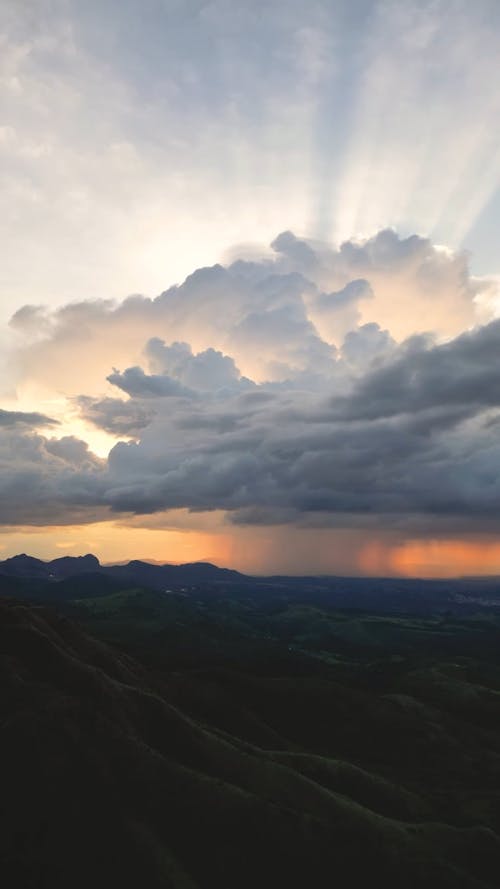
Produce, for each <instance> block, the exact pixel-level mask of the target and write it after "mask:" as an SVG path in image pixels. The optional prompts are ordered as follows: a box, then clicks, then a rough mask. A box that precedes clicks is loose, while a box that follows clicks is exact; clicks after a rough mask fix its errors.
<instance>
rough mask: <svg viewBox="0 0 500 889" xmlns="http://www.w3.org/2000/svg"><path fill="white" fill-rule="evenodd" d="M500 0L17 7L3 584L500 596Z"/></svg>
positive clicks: (1, 503) (3, 394)
mask: <svg viewBox="0 0 500 889" xmlns="http://www.w3.org/2000/svg"><path fill="white" fill-rule="evenodd" d="M499 58H500V4H498V2H497V0H478V2H476V3H475V4H470V3H468V2H464V0H405V2H404V3H402V2H400V0H398V2H395V0H330V2H327V0H312V2H310V3H308V4H304V3H303V2H298V0H297V2H296V0H266V2H260V0H252V2H250V0H231V2H230V0H214V2H203V0H142V2H138V0H122V2H120V3H118V2H117V0H99V2H97V0H87V2H86V3H79V2H76V0H13V2H11V0H0V181H1V194H2V214H1V217H0V235H1V239H2V246H3V251H2V253H3V257H2V264H1V266H0V371H1V375H0V381H1V382H0V558H2V557H7V556H10V555H13V554H15V553H18V552H23V551H24V552H29V553H30V554H33V555H38V556H40V557H42V558H51V557H53V556H56V555H60V554H80V553H82V552H87V551H92V552H95V553H96V554H97V555H98V556H99V557H100V558H101V559H102V560H103V561H121V560H123V559H126V558H150V559H155V560H159V561H172V562H186V561H194V560H198V559H208V560H210V561H214V562H217V563H218V564H221V565H230V566H232V567H235V568H239V569H240V570H244V571H247V572H251V573H256V574H259V573H260V574H262V573H272V572H280V573H285V572H289V573H295V574H297V573H299V574H300V573H339V574H359V573H361V574H383V575H404V576H453V575H457V574H481V573H486V574H491V573H500V537H499V533H498V532H499V526H500V518H499V516H500V512H499V506H500V473H499V467H500V444H499V436H498V430H499V429H500V386H499V380H500V257H499V252H498V234H499V228H500V225H499V224H500V188H499V185H500V88H499V87H498V65H499V62H498V59H499Z"/></svg>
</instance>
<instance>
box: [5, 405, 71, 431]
mask: <svg viewBox="0 0 500 889" xmlns="http://www.w3.org/2000/svg"><path fill="white" fill-rule="evenodd" d="M57 425H58V422H57V420H53V419H52V418H51V417H46V416H45V414H39V413H37V412H36V411H32V412H26V411H5V410H2V409H1V408H0V429H1V428H5V427H15V426H29V427H30V428H34V427H36V426H41V427H47V426H57Z"/></svg>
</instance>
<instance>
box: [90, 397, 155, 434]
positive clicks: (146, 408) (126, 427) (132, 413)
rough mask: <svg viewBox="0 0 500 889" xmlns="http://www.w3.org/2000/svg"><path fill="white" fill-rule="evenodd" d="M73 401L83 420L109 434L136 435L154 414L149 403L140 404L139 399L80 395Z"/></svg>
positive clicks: (149, 421)
mask: <svg viewBox="0 0 500 889" xmlns="http://www.w3.org/2000/svg"><path fill="white" fill-rule="evenodd" d="M75 403H76V405H77V406H78V407H79V409H80V414H81V416H82V418H83V419H84V420H86V421H87V422H89V423H92V424H93V425H94V426H97V427H98V428H100V429H104V431H105V432H109V433H110V434H111V435H118V436H121V435H132V436H134V435H137V434H138V433H139V432H140V430H141V429H144V428H145V427H146V426H148V425H149V423H151V420H152V419H153V417H154V415H155V411H154V408H152V407H151V405H150V404H142V403H141V402H140V401H133V400H130V401H122V400H121V399H120V398H91V397H90V396H88V395H81V396H80V397H79V398H76V399H75Z"/></svg>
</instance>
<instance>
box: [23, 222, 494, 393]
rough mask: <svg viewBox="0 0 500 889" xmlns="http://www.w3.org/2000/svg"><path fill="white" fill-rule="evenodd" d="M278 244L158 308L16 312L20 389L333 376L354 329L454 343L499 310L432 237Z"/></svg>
mask: <svg viewBox="0 0 500 889" xmlns="http://www.w3.org/2000/svg"><path fill="white" fill-rule="evenodd" d="M292 237H293V238H294V240H293V245H295V246H294V249H291V247H290V244H289V241H290V239H291V238H292ZM285 241H286V244H288V246H287V249H286V252H283V251H284V246H283V239H282V236H280V237H279V238H278V239H276V241H275V242H274V245H275V250H274V253H273V254H271V255H270V256H269V255H265V256H263V257H262V258H261V259H259V260H258V259H253V260H246V261H244V260H235V261H234V262H232V263H231V264H230V265H228V266H227V267H224V266H221V265H215V266H212V267H210V268H202V269H198V270H196V271H195V272H194V273H193V274H192V275H189V276H188V277H187V278H186V280H185V281H184V283H183V284H181V285H179V286H174V287H170V288H169V289H168V290H166V291H164V292H163V293H161V294H160V295H159V296H158V297H157V298H156V299H149V298H146V297H141V296H132V297H129V298H127V299H125V300H124V301H123V302H120V303H115V302H113V301H110V300H98V301H94V302H90V301H88V302H87V301H84V302H78V303H70V304H68V305H66V306H63V307H61V308H59V309H55V310H49V309H45V310H44V309H41V308H40V307H36V308H33V307H25V308H24V309H21V310H19V311H18V312H17V313H16V315H15V316H14V318H13V321H12V324H13V325H14V326H15V334H16V337H15V343H14V344H13V348H12V356H11V360H10V364H11V370H12V373H13V374H15V375H16V376H17V382H18V385H19V386H22V385H23V383H27V382H29V381H30V380H36V382H37V383H38V384H39V385H45V386H48V387H51V388H55V389H58V388H59V386H60V381H61V380H64V388H65V392H66V394H68V395H73V396H77V395H80V394H81V390H82V383H81V381H82V379H85V388H86V392H85V394H86V395H89V396H93V397H97V396H100V397H105V396H111V395H112V390H111V389H109V387H106V385H105V382H104V381H105V379H106V377H108V375H109V373H110V370H111V368H112V367H123V366H125V367H134V366H136V367H143V366H144V363H145V361H146V364H149V365H150V367H149V369H150V371H151V372H152V373H158V372H159V370H160V372H161V373H164V370H165V368H166V367H167V364H168V362H169V361H170V362H171V364H172V367H177V368H178V370H177V371H176V373H177V376H175V374H174V373H173V372H170V376H173V377H175V379H177V380H178V381H179V382H181V383H182V384H183V385H185V386H186V387H187V388H190V387H191V386H197V385H198V383H199V381H200V378H203V377H205V379H206V381H207V385H208V381H209V380H212V381H215V377H214V376H213V375H214V374H215V372H216V368H217V373H218V374H222V375H223V378H224V380H226V382H227V384H228V385H232V384H233V382H234V380H236V379H239V376H238V375H241V376H242V377H246V378H248V379H251V380H253V381H254V382H264V381H270V380H274V381H275V382H279V381H284V380H287V379H292V378H293V377H297V376H300V375H303V374H304V373H309V374H311V373H313V374H317V373H318V372H320V373H321V374H323V375H325V374H327V375H328V374H334V373H335V372H336V357H337V350H338V349H339V348H341V347H342V343H343V340H344V338H345V336H346V335H348V334H349V333H350V332H351V331H355V330H357V329H358V327H359V326H360V325H361V326H363V325H365V324H378V325H379V326H380V327H381V328H382V329H384V330H387V331H388V335H389V336H391V337H392V338H393V339H394V340H396V341H399V342H401V341H402V340H404V339H405V338H407V337H408V336H411V335H413V334H415V333H424V332H426V331H427V330H432V331H433V332H434V333H435V335H436V336H437V337H439V338H449V337H451V336H454V335H456V334H457V333H460V332H461V331H462V330H464V329H466V328H468V327H470V326H472V325H473V324H474V323H475V317H476V316H475V313H476V309H478V311H479V317H480V318H481V320H483V321H484V320H488V317H491V315H490V316H488V315H485V312H487V311H488V308H487V307H486V306H485V304H484V294H485V292H488V300H489V304H490V307H491V308H490V311H495V309H494V300H493V298H492V295H491V294H492V292H493V290H495V288H496V286H497V282H496V281H493V280H492V281H491V282H487V281H485V279H484V278H482V279H477V278H475V277H474V276H472V275H471V274H470V272H469V270H468V266H467V257H466V256H465V254H461V253H452V252H449V251H444V250H442V249H440V248H437V247H435V246H434V245H433V244H432V243H431V242H430V241H429V240H428V239H425V238H421V237H418V236H416V235H414V236H411V237H409V238H403V239H401V238H400V237H399V236H398V235H397V234H396V233H395V232H392V231H387V230H385V231H382V232H379V233H378V234H377V235H376V236H374V237H372V238H369V239H366V240H365V241H349V242H346V243H344V244H342V245H341V246H340V247H339V248H333V247H331V246H328V245H326V244H323V243H320V242H316V241H304V240H300V239H298V238H295V236H292V235H291V234H290V233H287V236H286V238H285ZM297 245H299V246H297ZM300 245H302V247H303V248H304V249H301V248H300ZM481 299H483V302H482V303H480V301H481ZM151 339H153V340H154V339H159V340H161V341H163V342H164V343H165V346H166V348H168V349H174V351H175V349H177V352H175V354H174V352H172V353H164V354H163V359H162V360H163V362H164V364H163V365H162V364H161V360H160V359H159V357H158V355H157V356H156V357H155V354H154V348H155V347H154V345H150V346H148V347H147V349H148V350H149V351H147V353H146V358H145V357H144V354H143V352H144V346H145V343H148V342H149V341H150V340H151ZM176 342H177V343H180V344H182V343H188V344H189V346H188V348H189V349H191V351H192V354H191V355H189V354H187V353H185V352H183V351H182V349H183V347H182V345H181V346H174V345H173V344H174V343H176ZM179 350H180V351H179ZM157 351H158V347H157ZM200 353H206V354H203V355H202V356H200ZM216 353H222V358H221V357H220V356H218V355H217V354H216ZM155 361H156V364H155ZM158 361H160V363H159V364H158ZM165 362H167V364H165ZM176 362H177V364H176ZM231 362H233V364H231ZM209 363H210V365H211V367H210V370H209V367H208V365H209ZM202 365H203V366H202ZM169 366H170V365H169ZM236 368H237V369H238V370H237V371H236ZM213 384H214V385H215V384H216V383H215V382H214V383H213ZM240 384H241V380H240ZM162 385H164V386H166V382H164V383H163V384H162ZM210 385H212V383H211V384H210ZM217 385H219V383H217Z"/></svg>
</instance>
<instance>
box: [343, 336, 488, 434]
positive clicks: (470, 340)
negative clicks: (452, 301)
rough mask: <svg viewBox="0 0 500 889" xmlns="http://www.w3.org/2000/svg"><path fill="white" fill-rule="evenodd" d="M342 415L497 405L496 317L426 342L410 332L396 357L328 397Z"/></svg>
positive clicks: (468, 410) (368, 415) (472, 410)
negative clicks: (347, 390) (343, 393)
mask: <svg viewBox="0 0 500 889" xmlns="http://www.w3.org/2000/svg"><path fill="white" fill-rule="evenodd" d="M333 405H334V409H335V410H336V412H337V414H338V415H339V416H342V417H343V418H345V419H375V418H377V417H390V416H395V415H397V414H405V413H415V412H420V411H424V410H428V409H433V408H441V409H444V410H450V409H454V410H457V409H458V410H459V411H460V410H463V411H465V412H466V413H468V414H474V413H476V412H477V411H478V410H480V409H486V408H492V407H498V406H500V321H493V322H492V323H491V324H488V325H486V326H485V327H482V328H479V329H478V330H474V331H470V332H467V333H464V334H462V335H461V336H459V337H457V339H455V340H453V341H452V342H450V343H445V344H443V345H434V346H432V345H430V343H429V340H428V339H425V338H415V339H414V340H410V341H409V342H408V343H406V344H405V345H403V347H402V348H401V349H400V354H399V357H397V358H396V360H394V361H391V362H390V363H389V364H387V365H385V366H383V367H381V368H378V369H374V370H373V371H372V373H370V374H367V375H366V376H365V377H364V378H363V379H362V380H361V381H360V382H359V383H358V385H357V386H356V388H355V389H354V391H353V392H351V393H350V394H349V396H348V397H345V398H342V399H334V401H333Z"/></svg>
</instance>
